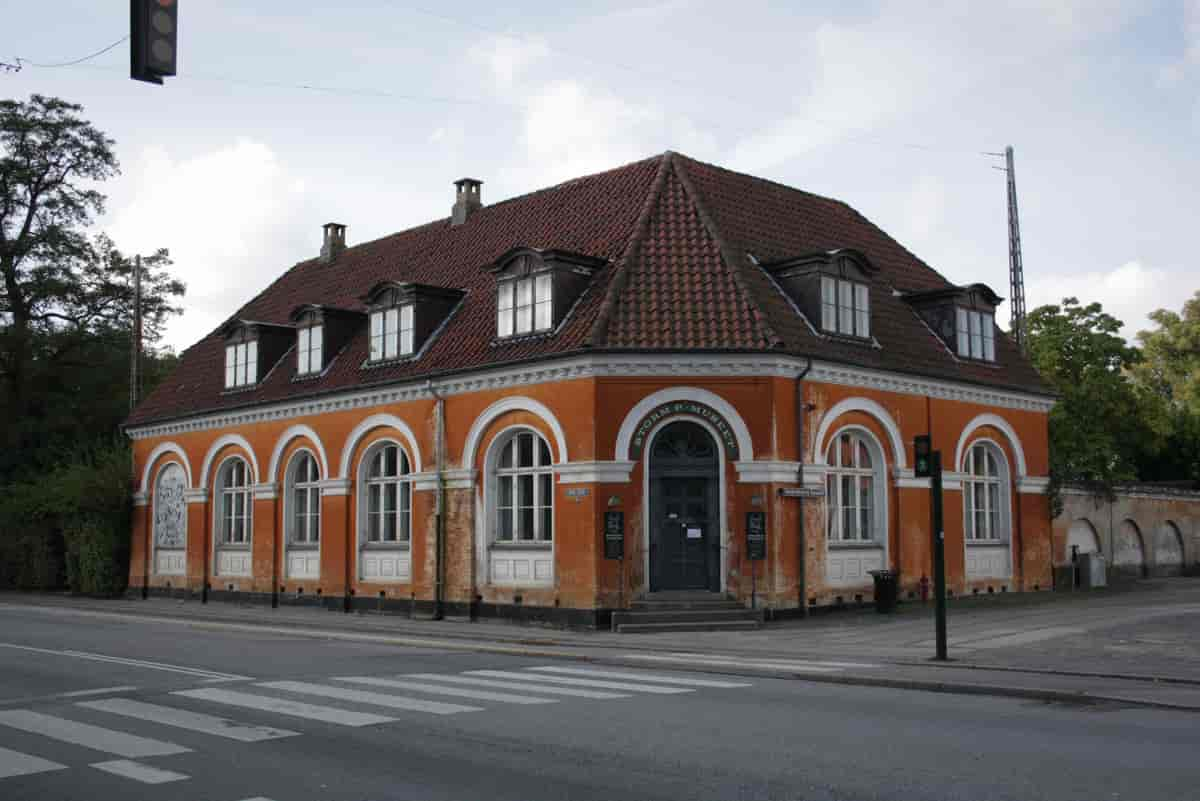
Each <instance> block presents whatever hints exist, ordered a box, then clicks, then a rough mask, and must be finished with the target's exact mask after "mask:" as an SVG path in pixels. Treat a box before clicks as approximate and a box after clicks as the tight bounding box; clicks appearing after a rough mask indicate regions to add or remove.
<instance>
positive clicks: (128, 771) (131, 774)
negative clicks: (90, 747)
mask: <svg viewBox="0 0 1200 801" xmlns="http://www.w3.org/2000/svg"><path fill="white" fill-rule="evenodd" d="M92 767H93V768H98V769H99V770H102V771H105V772H106V773H112V774H114V775H117V776H121V777H124V778H126V779H133V780H134V781H139V782H141V783H142V784H166V783H167V782H177V781H180V780H182V779H186V778H188V775H187V774H186V773H176V772H175V771H173V770H164V769H162V768H152V767H150V766H149V765H143V764H141V763H140V762H132V761H130V760H128V759H114V760H112V761H111V762H94V763H92Z"/></svg>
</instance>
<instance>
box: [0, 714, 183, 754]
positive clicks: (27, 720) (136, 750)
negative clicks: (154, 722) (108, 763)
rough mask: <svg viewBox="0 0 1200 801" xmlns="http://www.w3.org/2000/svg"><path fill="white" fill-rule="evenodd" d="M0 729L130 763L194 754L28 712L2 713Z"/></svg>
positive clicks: (63, 719)
mask: <svg viewBox="0 0 1200 801" xmlns="http://www.w3.org/2000/svg"><path fill="white" fill-rule="evenodd" d="M0 725H4V726H8V727H10V728H13V729H20V730H21V731H27V732H30V733H31V734H40V735H42V736H43V737H49V738H50V739H52V740H61V741H62V742H64V743H72V744H73V745H81V746H83V747H84V748H91V749H93V750H96V751H103V752H105V753H107V754H115V755H116V756H121V757H127V758H129V759H137V758H139V757H149V756H166V755H168V754H184V753H187V752H188V751H190V750H191V749H190V748H184V747H183V746H181V745H176V744H175V743H168V742H163V741H162V740H151V739H149V738H148V737H137V736H135V735H132V734H126V733H125V732H122V731H113V730H112V729H105V728H101V727H100V726H92V725H91V724H88V723H77V722H76V721H73V720H66V719H65V718H56V717H54V716H53V715H43V714H42V713H40V712H31V711H30V710H28V709H13V710H10V711H4V712H0Z"/></svg>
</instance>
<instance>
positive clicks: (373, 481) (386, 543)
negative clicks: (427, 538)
mask: <svg viewBox="0 0 1200 801" xmlns="http://www.w3.org/2000/svg"><path fill="white" fill-rule="evenodd" d="M392 448H394V449H395V450H396V452H397V453H396V472H395V474H387V475H382V476H378V477H374V478H373V477H371V470H372V468H373V467H374V464H375V460H376V459H377V458H379V457H382V455H383V454H384V452H385V451H387V450H389V449H392ZM385 467H386V462H385ZM412 477H413V472H412V460H411V459H409V456H408V452H407V451H406V450H405V449H404V446H402V445H401V444H400V443H399V442H397V441H396V440H394V439H382V440H379V441H377V442H373V443H371V446H370V447H369V448H367V450H366V452H365V453H364V454H363V458H362V462H361V464H360V466H359V482H358V485H359V493H358V495H359V498H358V501H359V503H358V509H359V514H358V542H359V548H360V549H369V548H398V549H407V548H409V547H411V544H412V501H413V478H412ZM388 487H394V492H395V509H394V510H393V511H392V512H390V514H394V515H395V519H394V526H395V528H394V534H395V536H394V538H392V539H386V538H385V536H384V535H385V534H386V533H387V531H386V528H387V526H386V523H387V517H386V516H387V515H388V514H389V512H388V510H386V509H385V508H384V499H385V497H386V495H387V490H388ZM375 488H378V496H379V506H378V508H379V511H378V512H375V511H372V507H371V497H372V494H373V490H374V489H375ZM376 520H378V521H379V525H378V533H379V536H378V538H376V539H372V534H373V533H374V531H375V529H374V525H375V521H376Z"/></svg>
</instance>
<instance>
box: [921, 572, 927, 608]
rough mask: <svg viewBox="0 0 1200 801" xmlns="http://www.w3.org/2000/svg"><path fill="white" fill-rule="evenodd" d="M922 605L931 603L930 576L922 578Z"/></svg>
mask: <svg viewBox="0 0 1200 801" xmlns="http://www.w3.org/2000/svg"><path fill="white" fill-rule="evenodd" d="M920 587H921V603H928V602H929V576H921V584H920Z"/></svg>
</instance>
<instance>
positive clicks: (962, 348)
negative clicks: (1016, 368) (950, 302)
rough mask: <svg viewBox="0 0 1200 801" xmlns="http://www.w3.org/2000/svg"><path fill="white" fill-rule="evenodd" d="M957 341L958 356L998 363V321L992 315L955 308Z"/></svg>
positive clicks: (959, 307) (960, 307)
mask: <svg viewBox="0 0 1200 801" xmlns="http://www.w3.org/2000/svg"><path fill="white" fill-rule="evenodd" d="M954 311H955V317H956V318H957V323H958V324H957V327H956V331H955V341H956V344H957V346H958V355H959V356H962V357H963V358H967V359H983V360H985V361H989V362H994V361H996V321H995V318H994V316H993V315H992V314H991V313H985V312H979V311H972V310H971V309H964V308H963V307H962V306H957V307H955V310H954Z"/></svg>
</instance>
